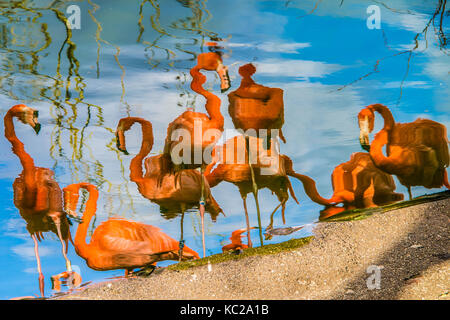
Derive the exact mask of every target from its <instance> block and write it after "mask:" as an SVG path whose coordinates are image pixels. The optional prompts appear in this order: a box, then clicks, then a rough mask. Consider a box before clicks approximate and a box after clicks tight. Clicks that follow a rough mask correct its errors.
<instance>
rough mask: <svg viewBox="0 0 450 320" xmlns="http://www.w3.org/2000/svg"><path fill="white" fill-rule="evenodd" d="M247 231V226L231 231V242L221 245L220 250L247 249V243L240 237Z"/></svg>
mask: <svg viewBox="0 0 450 320" xmlns="http://www.w3.org/2000/svg"><path fill="white" fill-rule="evenodd" d="M250 229H254V228H253V227H252V228H250ZM247 231H248V230H247V228H244V229H238V230H235V231H233V232H232V233H231V237H230V240H231V243H230V244H227V245H224V246H223V247H222V252H224V253H225V252H228V251H240V250H244V249H247V248H248V245H246V244H244V243H242V237H243V236H242V234H243V233H244V232H247Z"/></svg>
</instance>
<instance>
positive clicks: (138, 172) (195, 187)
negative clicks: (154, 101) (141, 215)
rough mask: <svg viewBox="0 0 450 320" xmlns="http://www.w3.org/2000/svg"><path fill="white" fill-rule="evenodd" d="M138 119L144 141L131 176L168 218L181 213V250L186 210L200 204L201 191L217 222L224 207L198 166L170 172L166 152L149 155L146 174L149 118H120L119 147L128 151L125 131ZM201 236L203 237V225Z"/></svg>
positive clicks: (208, 208)
mask: <svg viewBox="0 0 450 320" xmlns="http://www.w3.org/2000/svg"><path fill="white" fill-rule="evenodd" d="M136 122H138V123H139V124H141V128H142V144H141V149H140V150H139V153H138V154H137V155H136V156H135V157H134V158H133V160H131V164H130V179H131V181H133V182H135V183H136V184H137V186H138V189H139V192H140V193H141V194H142V195H143V196H144V197H145V198H147V199H149V200H150V201H152V202H154V203H156V204H158V205H159V206H160V207H161V211H162V212H164V214H165V216H166V217H167V218H169V219H170V218H174V217H176V216H177V215H178V214H179V213H181V224H180V226H181V240H180V243H181V244H180V247H181V249H182V248H183V243H184V240H183V219H184V213H185V211H186V210H188V209H190V208H193V207H195V206H197V205H198V203H199V201H200V200H201V197H202V193H203V196H204V199H205V207H206V210H207V212H209V214H210V215H211V219H212V220H213V221H216V218H217V216H218V214H219V213H220V212H222V209H221V208H220V207H219V205H218V204H217V202H216V200H215V199H214V198H213V196H212V194H211V191H210V188H209V185H208V183H207V182H206V179H205V177H204V176H203V175H202V174H201V173H200V172H198V171H197V170H195V169H182V170H179V171H177V172H175V173H174V172H171V170H170V165H171V163H169V162H170V160H169V159H168V158H167V157H166V156H165V155H163V154H162V155H157V156H152V157H149V158H147V159H146V160H145V168H146V173H145V175H144V174H143V171H142V162H143V160H144V158H145V157H146V156H147V155H148V154H149V153H150V151H151V149H152V147H153V128H152V124H151V123H150V121H147V120H145V119H142V118H136V117H127V118H123V119H120V121H119V124H118V125H117V130H116V135H117V147H118V149H119V150H121V151H122V152H125V153H126V154H128V152H127V150H126V146H125V132H126V131H128V130H129V129H130V128H131V126H132V125H133V124H134V123H136ZM202 187H203V188H202ZM202 235H203V238H204V229H203V228H202ZM180 256H181V253H180Z"/></svg>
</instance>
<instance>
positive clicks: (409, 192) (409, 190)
mask: <svg viewBox="0 0 450 320" xmlns="http://www.w3.org/2000/svg"><path fill="white" fill-rule="evenodd" d="M408 195H409V200H412V198H413V197H412V192H411V186H408Z"/></svg>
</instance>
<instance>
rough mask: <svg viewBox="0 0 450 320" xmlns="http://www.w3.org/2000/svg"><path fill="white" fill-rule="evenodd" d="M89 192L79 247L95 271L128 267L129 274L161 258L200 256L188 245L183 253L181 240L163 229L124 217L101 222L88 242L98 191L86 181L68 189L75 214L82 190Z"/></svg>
mask: <svg viewBox="0 0 450 320" xmlns="http://www.w3.org/2000/svg"><path fill="white" fill-rule="evenodd" d="M80 188H83V189H85V190H87V191H88V192H89V199H88V200H87V202H86V207H85V210H84V212H83V215H82V221H83V222H82V223H80V225H79V226H78V229H77V232H76V234H75V244H74V247H75V250H76V252H77V254H78V255H79V256H80V257H82V258H83V259H84V260H86V263H87V265H88V266H89V267H90V268H91V269H94V270H98V271H105V270H116V269H125V276H128V275H129V274H130V273H131V272H132V271H133V269H135V268H147V267H154V266H155V264H156V263H157V262H158V261H163V260H177V259H182V260H188V259H199V256H198V254H197V252H195V251H194V250H192V249H190V248H189V247H187V246H185V247H184V250H182V256H178V255H179V252H180V248H179V243H178V241H176V240H175V239H173V238H171V237H170V236H168V235H167V234H165V233H164V232H163V231H161V229H160V228H157V227H155V226H151V225H146V224H143V223H139V222H136V221H132V220H126V219H122V218H110V219H108V220H107V221H105V222H103V223H101V224H100V225H99V226H98V227H97V228H96V229H95V230H94V233H93V234H92V237H91V240H90V242H89V244H88V243H86V235H87V231H88V228H89V223H90V221H91V219H92V217H93V216H94V215H95V214H96V211H97V200H98V196H99V194H98V190H97V188H96V187H95V186H94V185H92V184H90V183H86V182H81V183H75V184H71V185H69V186H67V187H65V188H64V204H65V208H66V211H67V212H70V213H71V214H72V215H74V216H78V214H77V213H76V206H77V203H78V198H79V190H80Z"/></svg>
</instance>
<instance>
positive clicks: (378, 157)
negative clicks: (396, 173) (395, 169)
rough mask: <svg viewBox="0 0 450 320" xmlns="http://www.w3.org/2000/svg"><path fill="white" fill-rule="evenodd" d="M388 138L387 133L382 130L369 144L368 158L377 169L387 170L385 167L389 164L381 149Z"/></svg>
mask: <svg viewBox="0 0 450 320" xmlns="http://www.w3.org/2000/svg"><path fill="white" fill-rule="evenodd" d="M388 137H389V131H387V130H384V129H383V130H381V131H380V132H378V133H377V134H376V135H375V139H374V140H373V141H372V143H371V144H370V157H371V158H372V160H373V162H374V163H375V164H376V165H377V166H378V167H383V169H387V168H386V166H387V165H389V164H390V163H391V161H390V160H389V158H388V157H386V156H385V155H384V153H383V147H384V146H385V145H386V144H387V143H388ZM388 173H389V172H388Z"/></svg>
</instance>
